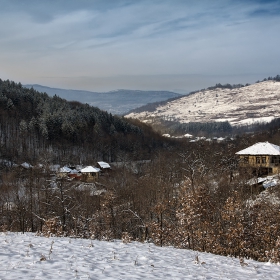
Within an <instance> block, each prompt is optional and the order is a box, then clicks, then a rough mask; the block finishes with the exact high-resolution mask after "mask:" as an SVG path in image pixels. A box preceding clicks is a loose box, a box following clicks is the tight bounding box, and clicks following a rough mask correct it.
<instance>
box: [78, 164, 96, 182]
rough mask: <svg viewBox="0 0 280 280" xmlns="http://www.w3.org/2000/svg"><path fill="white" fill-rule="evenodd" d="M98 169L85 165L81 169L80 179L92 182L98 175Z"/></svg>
mask: <svg viewBox="0 0 280 280" xmlns="http://www.w3.org/2000/svg"><path fill="white" fill-rule="evenodd" d="M99 172H100V169H99V168H96V167H92V166H87V167H85V168H83V169H81V173H82V181H85V182H94V181H96V180H97V179H98V177H99Z"/></svg>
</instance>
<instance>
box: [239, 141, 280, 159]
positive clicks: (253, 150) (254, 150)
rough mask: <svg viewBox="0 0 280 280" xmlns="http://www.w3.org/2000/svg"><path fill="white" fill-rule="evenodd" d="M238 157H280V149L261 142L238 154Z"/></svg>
mask: <svg viewBox="0 0 280 280" xmlns="http://www.w3.org/2000/svg"><path fill="white" fill-rule="evenodd" d="M236 154H237V155H271V156H278V155H280V147H279V146H277V145H274V144H271V143H269V142H259V143H256V144H254V145H252V146H250V147H248V148H246V149H244V150H241V151H239V152H237V153H236Z"/></svg>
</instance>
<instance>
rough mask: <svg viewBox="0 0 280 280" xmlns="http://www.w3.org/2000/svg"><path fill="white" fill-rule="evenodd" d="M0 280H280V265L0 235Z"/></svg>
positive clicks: (148, 247) (140, 246)
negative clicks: (241, 262)
mask: <svg viewBox="0 0 280 280" xmlns="http://www.w3.org/2000/svg"><path fill="white" fill-rule="evenodd" d="M0 243H1V247H0V279H5V280H8V279H60V280H62V279H114V280H116V279H243V280H246V279H250V280H257V279H269V280H271V279H280V266H279V265H276V264H271V263H260V262H256V261H252V260H245V263H243V265H241V264H240V260H239V259H236V258H230V257H222V256H217V255H213V254H207V253H198V252H194V251H191V250H183V249H175V248H170V247H165V248H160V247H156V246H155V245H153V244H147V243H146V244H142V243H138V242H132V243H129V244H124V243H123V242H121V241H114V242H106V241H97V240H88V239H74V238H56V237H51V238H46V237H39V236H35V235H34V234H32V233H27V234H21V233H10V232H8V233H0Z"/></svg>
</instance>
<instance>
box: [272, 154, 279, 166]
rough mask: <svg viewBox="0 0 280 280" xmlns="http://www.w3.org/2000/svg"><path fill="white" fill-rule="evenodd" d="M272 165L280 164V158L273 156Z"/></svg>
mask: <svg viewBox="0 0 280 280" xmlns="http://www.w3.org/2000/svg"><path fill="white" fill-rule="evenodd" d="M271 163H275V164H279V157H278V156H273V157H272V158H271Z"/></svg>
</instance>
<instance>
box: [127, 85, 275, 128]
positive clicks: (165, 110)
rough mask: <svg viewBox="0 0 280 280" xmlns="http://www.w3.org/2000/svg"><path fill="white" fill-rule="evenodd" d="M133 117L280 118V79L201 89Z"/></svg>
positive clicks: (243, 120)
mask: <svg viewBox="0 0 280 280" xmlns="http://www.w3.org/2000/svg"><path fill="white" fill-rule="evenodd" d="M126 117H130V118H138V119H140V120H141V121H145V122H153V121H155V120H156V119H164V120H176V121H178V122H180V123H188V122H213V121H229V122H230V123H231V124H232V125H242V124H248V123H252V122H268V121H271V120H272V119H273V118H275V117H280V82H276V81H265V82H260V83H256V84H253V85H249V86H246V87H242V88H236V89H215V90H201V91H199V92H197V93H195V94H191V95H189V96H184V97H182V98H179V99H176V100H174V101H171V102H168V103H167V104H165V105H162V106H158V107H157V108H156V110H155V111H154V112H147V111H143V112H141V113H130V114H129V115H126Z"/></svg>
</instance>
